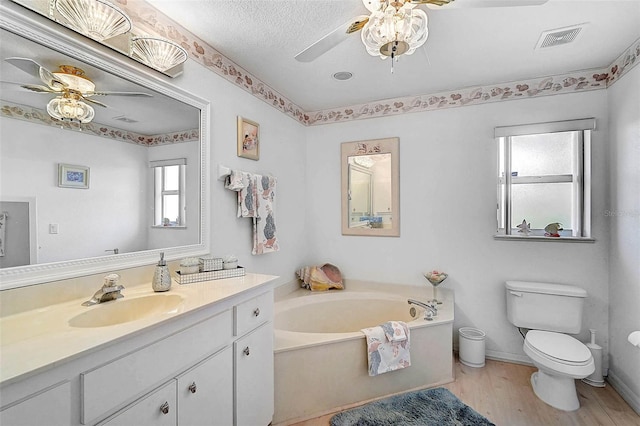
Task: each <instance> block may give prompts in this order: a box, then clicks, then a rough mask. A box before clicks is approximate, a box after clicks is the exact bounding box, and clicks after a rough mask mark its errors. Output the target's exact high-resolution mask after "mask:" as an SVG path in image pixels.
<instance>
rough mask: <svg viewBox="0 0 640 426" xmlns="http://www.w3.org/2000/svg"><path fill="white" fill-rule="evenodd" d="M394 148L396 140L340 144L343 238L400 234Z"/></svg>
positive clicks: (396, 149) (397, 178)
mask: <svg viewBox="0 0 640 426" xmlns="http://www.w3.org/2000/svg"><path fill="white" fill-rule="evenodd" d="M398 145H399V140H398V138H387V139H375V140H368V141H356V142H345V143H343V144H342V146H341V162H342V234H343V235H363V236H394V237H397V236H399V235H400V210H399V208H400V205H399V183H398V182H399V175H398V163H399V157H398V152H399V151H398Z"/></svg>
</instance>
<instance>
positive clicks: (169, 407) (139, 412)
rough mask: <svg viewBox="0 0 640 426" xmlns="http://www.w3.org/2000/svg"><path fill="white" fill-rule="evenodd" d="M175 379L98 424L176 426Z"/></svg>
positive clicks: (101, 425)
mask: <svg viewBox="0 0 640 426" xmlns="http://www.w3.org/2000/svg"><path fill="white" fill-rule="evenodd" d="M177 408H178V407H177V403H176V381H175V380H171V381H170V382H168V383H167V384H165V385H163V386H161V387H160V388H158V389H157V390H155V391H153V392H152V393H150V394H149V395H147V396H145V397H144V398H142V399H141V400H139V401H136V402H135V403H134V404H131V405H130V406H129V407H127V408H125V409H124V410H122V411H120V412H119V413H116V414H115V415H113V416H112V417H110V418H109V419H107V420H106V421H104V422H102V423H100V424H99V426H132V425H136V426H176V425H177V424H178V423H177V421H178V420H177V419H178V409H177Z"/></svg>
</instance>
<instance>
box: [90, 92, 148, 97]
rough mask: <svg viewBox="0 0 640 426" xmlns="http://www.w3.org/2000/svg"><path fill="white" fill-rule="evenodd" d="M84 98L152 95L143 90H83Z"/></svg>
mask: <svg viewBox="0 0 640 426" xmlns="http://www.w3.org/2000/svg"><path fill="white" fill-rule="evenodd" d="M82 96H83V97H84V98H87V97H89V96H146V97H149V98H152V97H153V95H150V94H148V93H143V92H109V91H100V92H84V93H83V94H82Z"/></svg>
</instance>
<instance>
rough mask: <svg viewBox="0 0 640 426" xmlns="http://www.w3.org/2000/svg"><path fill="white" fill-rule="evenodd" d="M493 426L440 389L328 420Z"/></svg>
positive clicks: (344, 425) (361, 425)
mask: <svg viewBox="0 0 640 426" xmlns="http://www.w3.org/2000/svg"><path fill="white" fill-rule="evenodd" d="M405 425H406V426H410V425H411V426H495V425H494V424H493V423H491V422H490V421H489V420H487V418H486V417H483V416H482V415H480V414H479V413H478V412H477V411H475V410H474V409H472V408H471V407H469V406H468V405H465V404H464V403H463V402H462V401H460V400H459V399H458V398H457V397H456V396H455V395H454V394H452V393H451V392H449V391H448V390H447V389H444V388H436V389H425V390H420V391H415V392H408V393H405V394H401V395H395V396H392V397H389V398H385V399H381V400H379V401H375V402H370V403H369V404H366V405H363V406H361V407H357V408H353V409H351V410H347V411H343V412H341V413H338V414H336V415H335V416H333V417H332V418H331V426H405Z"/></svg>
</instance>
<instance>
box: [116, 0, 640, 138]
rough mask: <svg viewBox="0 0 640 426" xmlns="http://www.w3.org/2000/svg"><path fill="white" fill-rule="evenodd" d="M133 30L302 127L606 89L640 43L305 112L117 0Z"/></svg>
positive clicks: (140, 8)
mask: <svg viewBox="0 0 640 426" xmlns="http://www.w3.org/2000/svg"><path fill="white" fill-rule="evenodd" d="M116 1H117V3H118V4H119V6H120V7H122V8H123V9H124V10H125V11H126V12H127V14H128V15H129V16H130V18H131V19H132V20H133V22H135V24H136V26H139V27H142V28H144V29H145V30H147V31H150V32H153V33H155V34H157V35H159V36H161V37H166V38H168V39H170V40H173V41H175V42H177V43H179V44H180V45H181V46H182V47H183V48H185V49H186V50H187V52H188V53H189V57H190V58H191V59H193V60H195V61H197V62H199V63H200V64H202V65H204V66H205V67H206V68H207V69H209V70H210V71H213V72H215V73H216V74H218V75H220V76H221V77H223V78H225V79H226V80H228V81H230V82H232V83H233V84H235V85H236V86H238V87H240V88H242V89H243V90H245V91H247V92H249V93H251V94H252V95H254V96H256V97H257V98H259V99H262V100H263V101H265V102H267V103H268V104H270V105H271V106H273V107H274V108H276V109H278V110H280V111H281V112H284V113H285V114H287V115H289V116H291V117H292V118H294V119H295V120H297V121H298V122H300V123H302V124H304V125H307V126H309V125H316V124H324V123H334V122H343V121H348V120H358V119H364V118H374V117H383V116H390V115H397V114H405V113H408V112H422V111H430V110H437V109H443V108H454V107H459V106H467V105H479V104H484V103H489V102H498V101H505V100H513V99H524V98H532V97H537V96H548V95H557V94H565V93H575V92H579V91H587V90H597V89H606V88H607V87H609V86H610V85H611V84H613V83H615V82H616V81H617V80H618V79H620V77H622V76H623V75H624V74H626V73H627V72H628V71H629V70H630V69H631V68H633V67H634V66H635V65H637V63H638V59H639V58H640V39H638V40H636V41H635V42H634V43H633V44H632V45H631V46H630V47H629V48H628V49H627V50H625V52H623V53H622V54H621V55H620V56H619V57H618V58H617V59H616V60H615V61H614V62H613V63H612V64H610V65H609V66H607V67H604V68H602V69H596V70H582V71H575V72H571V73H567V74H562V75H555V76H550V77H538V78H531V79H526V80H521V81H514V82H508V83H496V84H489V85H483V86H479V87H469V88H465V89H459V90H454V91H448V92H441V93H435V94H425V95H416V96H408V97H402V98H394V99H387V100H380V101H374V102H370V103H365V104H358V105H352V106H346V107H342V108H334V109H327V110H319V111H311V112H307V111H304V110H302V108H300V107H299V106H298V105H296V104H295V103H294V102H292V101H291V100H289V99H287V98H286V97H285V96H283V95H282V94H280V93H279V92H278V91H276V90H275V89H273V88H271V87H269V85H267V84H266V83H265V82H263V81H261V80H260V79H259V78H257V77H255V76H254V75H252V74H251V73H249V72H248V71H247V70H245V69H243V68H242V67H240V66H239V65H237V64H235V63H234V62H233V61H231V60H230V59H228V58H227V57H225V56H224V55H222V54H221V53H220V52H218V51H217V50H216V49H214V48H213V47H211V46H209V45H208V44H207V43H205V42H204V41H203V40H201V39H199V38H198V37H196V36H195V35H194V34H192V33H191V32H190V31H188V30H187V29H186V28H184V27H182V26H180V25H178V24H177V23H176V22H174V21H173V20H172V19H171V18H169V17H168V16H166V15H164V14H163V13H161V12H160V11H158V10H157V9H155V8H153V7H152V6H151V5H149V4H148V3H146V2H144V1H130V0H116Z"/></svg>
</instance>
